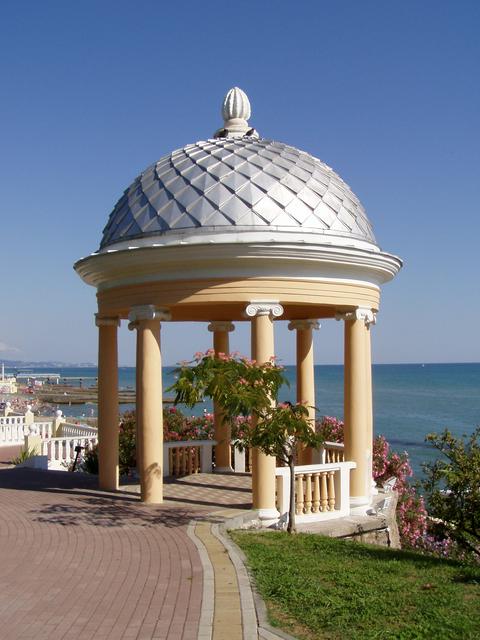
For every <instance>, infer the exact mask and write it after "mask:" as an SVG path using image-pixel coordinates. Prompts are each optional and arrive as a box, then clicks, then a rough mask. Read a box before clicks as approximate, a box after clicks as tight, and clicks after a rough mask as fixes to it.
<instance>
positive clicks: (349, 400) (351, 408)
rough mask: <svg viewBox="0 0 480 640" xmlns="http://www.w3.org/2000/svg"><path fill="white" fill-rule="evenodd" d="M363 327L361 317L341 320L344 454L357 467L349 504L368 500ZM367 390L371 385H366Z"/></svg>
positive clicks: (367, 432)
mask: <svg viewBox="0 0 480 640" xmlns="http://www.w3.org/2000/svg"><path fill="white" fill-rule="evenodd" d="M367 331H368V329H367V327H366V326H365V321H364V320H363V319H356V318H347V319H346V320H345V374H344V375H345V378H344V386H345V390H344V413H345V416H344V417H345V456H346V459H347V460H353V461H354V462H355V463H356V465H357V467H356V469H353V470H352V472H351V479H350V502H351V505H352V506H361V505H366V504H368V503H369V499H370V498H369V497H370V478H369V458H371V454H369V451H371V445H369V437H370V433H369V426H368V421H367V413H368V407H369V406H371V400H370V401H369V400H368V397H367V396H368V386H369V385H368V384H367V375H366V370H367V362H366V350H367V349H366V347H367V345H366V334H367ZM370 390H371V387H370Z"/></svg>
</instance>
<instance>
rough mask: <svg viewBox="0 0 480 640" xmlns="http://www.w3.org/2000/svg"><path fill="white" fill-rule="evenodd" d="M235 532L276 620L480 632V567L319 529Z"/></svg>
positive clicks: (309, 631)
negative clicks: (349, 539) (312, 531)
mask: <svg viewBox="0 0 480 640" xmlns="http://www.w3.org/2000/svg"><path fill="white" fill-rule="evenodd" d="M231 536H232V538H233V540H234V541H235V542H236V543H237V544H238V545H239V547H241V549H242V550H243V551H244V553H245V554H246V556H247V558H248V563H249V566H250V568H251V570H252V572H253V575H254V577H255V580H256V584H257V588H258V591H259V593H260V594H261V595H262V597H263V598H264V600H265V601H266V603H267V608H268V611H269V616H270V622H271V624H272V625H273V626H277V627H280V628H283V629H284V630H285V631H287V632H289V633H292V634H293V635H295V636H296V637H298V638H302V639H303V638H305V639H308V640H312V639H313V638H322V639H326V638H329V639H339V640H340V639H341V640H348V639H349V638H352V639H353V638H355V640H361V639H362V640H363V639H367V638H368V639H369V640H370V639H373V638H376V639H381V640H386V639H390V638H395V639H399V640H412V639H428V640H430V639H433V640H453V639H455V638H458V639H461V640H468V639H472V640H473V639H475V640H477V639H478V638H480V567H471V566H465V565H462V564H460V563H458V562H454V561H449V560H443V559H438V558H434V557H430V556H425V555H421V554H417V553H412V552H408V551H393V550H391V549H386V548H383V547H376V546H372V545H364V544H359V543H355V542H347V541H342V540H335V539H331V538H325V537H321V536H315V535H306V534H298V535H294V536H289V535H288V534H286V533H275V532H267V533H258V532H240V531H235V532H231Z"/></svg>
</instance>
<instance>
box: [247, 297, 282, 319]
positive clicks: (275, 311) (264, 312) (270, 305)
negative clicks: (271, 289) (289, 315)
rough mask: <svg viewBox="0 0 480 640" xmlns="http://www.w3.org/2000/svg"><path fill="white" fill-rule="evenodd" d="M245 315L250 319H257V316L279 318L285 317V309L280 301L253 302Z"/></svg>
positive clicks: (248, 306)
mask: <svg viewBox="0 0 480 640" xmlns="http://www.w3.org/2000/svg"><path fill="white" fill-rule="evenodd" d="M245 315H246V316H247V317H248V318H255V316H270V317H271V318H279V317H280V316H281V315H283V307H282V305H281V304H280V303H279V302H278V300H252V301H251V302H250V304H248V305H247V307H246V309H245Z"/></svg>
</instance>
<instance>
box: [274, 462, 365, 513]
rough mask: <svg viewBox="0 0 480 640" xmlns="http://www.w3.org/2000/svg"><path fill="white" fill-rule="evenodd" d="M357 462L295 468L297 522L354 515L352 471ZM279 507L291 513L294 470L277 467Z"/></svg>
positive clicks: (280, 510)
mask: <svg viewBox="0 0 480 640" xmlns="http://www.w3.org/2000/svg"><path fill="white" fill-rule="evenodd" d="M355 467H356V464H355V462H336V463H330V464H309V465H302V466H299V467H295V514H296V521H297V522H299V523H300V522H314V521H318V520H331V519H333V518H341V517H342V516H347V515H349V514H350V470H351V469H355ZM275 476H276V489H277V509H278V511H279V512H280V517H281V518H283V519H285V518H286V517H287V516H288V510H289V504H290V470H289V468H288V467H277V468H276V470H275Z"/></svg>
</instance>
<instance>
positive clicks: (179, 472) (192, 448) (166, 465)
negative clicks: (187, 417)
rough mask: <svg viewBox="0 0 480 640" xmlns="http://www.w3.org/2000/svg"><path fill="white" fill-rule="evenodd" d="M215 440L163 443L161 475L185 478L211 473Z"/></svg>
mask: <svg viewBox="0 0 480 640" xmlns="http://www.w3.org/2000/svg"><path fill="white" fill-rule="evenodd" d="M216 444H217V443H216V441H215V440H189V441H187V440H185V441H181V442H164V443H163V475H164V476H187V475H191V474H193V473H212V471H213V447H214V445H216Z"/></svg>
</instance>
